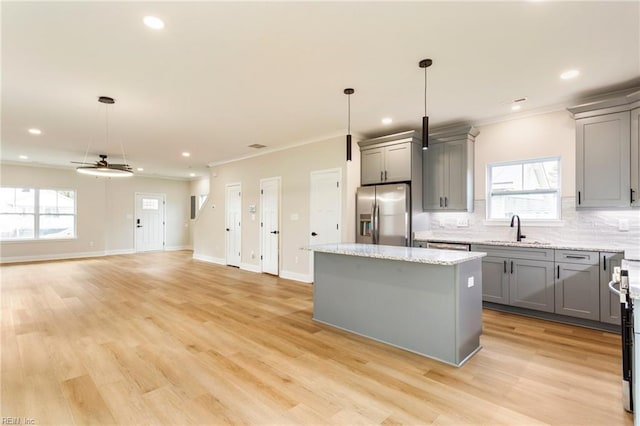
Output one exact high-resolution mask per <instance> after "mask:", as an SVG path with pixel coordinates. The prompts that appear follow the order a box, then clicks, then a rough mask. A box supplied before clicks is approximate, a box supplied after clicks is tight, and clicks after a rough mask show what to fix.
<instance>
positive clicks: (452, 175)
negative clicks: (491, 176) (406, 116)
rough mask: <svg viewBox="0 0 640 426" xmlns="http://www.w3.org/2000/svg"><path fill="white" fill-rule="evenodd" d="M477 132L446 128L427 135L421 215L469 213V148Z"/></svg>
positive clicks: (465, 127) (470, 163)
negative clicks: (451, 212)
mask: <svg viewBox="0 0 640 426" xmlns="http://www.w3.org/2000/svg"><path fill="white" fill-rule="evenodd" d="M478 133H479V132H478V130H477V129H475V128H473V127H470V126H458V127H450V128H447V129H443V130H441V131H437V132H434V133H431V134H430V135H429V149H428V150H426V151H423V155H422V159H423V165H422V174H423V185H422V188H423V191H424V192H423V196H422V200H423V208H424V210H425V211H473V156H474V151H473V145H474V142H475V137H476V136H477V135H478Z"/></svg>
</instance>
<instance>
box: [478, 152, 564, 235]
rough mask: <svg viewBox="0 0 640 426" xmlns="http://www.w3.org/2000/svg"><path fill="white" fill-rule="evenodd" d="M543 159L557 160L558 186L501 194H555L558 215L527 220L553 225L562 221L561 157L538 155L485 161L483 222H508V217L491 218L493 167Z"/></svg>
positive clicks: (536, 161)
mask: <svg viewBox="0 0 640 426" xmlns="http://www.w3.org/2000/svg"><path fill="white" fill-rule="evenodd" d="M545 161H557V162H558V187H557V188H556V189H532V190H518V191H504V192H502V193H501V194H508V195H525V194H557V198H556V211H557V212H558V217H556V218H553V219H540V218H538V219H533V218H527V219H526V220H527V222H529V223H538V224H545V225H553V224H558V223H561V222H562V158H561V157H560V156H550V157H539V158H530V159H525V160H511V161H498V162H495V163H487V167H486V170H485V171H486V179H485V200H486V206H485V222H486V223H488V224H504V223H510V220H511V219H510V218H500V219H496V218H492V217H491V201H492V198H491V197H492V193H491V186H492V180H491V171H492V169H493V167H503V166H523V167H524V165H525V164H531V163H543V162H545Z"/></svg>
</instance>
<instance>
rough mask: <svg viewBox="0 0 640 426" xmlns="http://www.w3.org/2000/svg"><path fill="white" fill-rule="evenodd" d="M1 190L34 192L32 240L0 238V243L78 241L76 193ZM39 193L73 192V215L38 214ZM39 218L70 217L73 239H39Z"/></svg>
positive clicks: (33, 188) (38, 188)
mask: <svg viewBox="0 0 640 426" xmlns="http://www.w3.org/2000/svg"><path fill="white" fill-rule="evenodd" d="M2 188H12V189H17V188H20V189H32V190H33V191H34V200H33V213H29V214H31V215H33V237H32V238H12V239H3V238H2V237H1V236H0V243H2V244H7V243H9V244H10V243H24V242H36V241H58V242H59V241H73V240H77V239H78V191H77V190H76V189H71V188H50V187H49V188H41V187H37V186H2ZM40 191H56V192H59V191H68V192H73V213H40ZM0 214H16V215H18V214H19V213H4V212H0ZM40 216H72V217H73V237H68V238H46V237H40Z"/></svg>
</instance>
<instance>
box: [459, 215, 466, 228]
mask: <svg viewBox="0 0 640 426" xmlns="http://www.w3.org/2000/svg"><path fill="white" fill-rule="evenodd" d="M457 226H458V228H466V227H468V226H469V219H467V218H466V217H461V218H458V221H457Z"/></svg>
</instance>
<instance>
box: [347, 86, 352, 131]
mask: <svg viewBox="0 0 640 426" xmlns="http://www.w3.org/2000/svg"><path fill="white" fill-rule="evenodd" d="M347 105H348V112H347V117H348V118H347V133H348V134H351V95H349V96H347Z"/></svg>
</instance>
